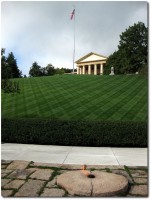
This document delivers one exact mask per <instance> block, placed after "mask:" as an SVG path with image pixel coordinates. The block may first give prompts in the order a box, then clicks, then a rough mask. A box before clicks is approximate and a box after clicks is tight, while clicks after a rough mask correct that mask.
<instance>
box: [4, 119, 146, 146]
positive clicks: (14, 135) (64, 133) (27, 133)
mask: <svg viewBox="0 0 151 200" xmlns="http://www.w3.org/2000/svg"><path fill="white" fill-rule="evenodd" d="M1 131H2V142H7V143H24V144H46V145H73V146H96V147H102V146H110V147H147V135H148V134H147V132H148V127H147V122H92V121H91V122H90V121H62V120H52V119H51V120H50V119H49V120H46V119H45V120H44V119H2V127H1Z"/></svg>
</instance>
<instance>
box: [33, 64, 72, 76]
mask: <svg viewBox="0 0 151 200" xmlns="http://www.w3.org/2000/svg"><path fill="white" fill-rule="evenodd" d="M71 72H72V69H68V68H61V69H60V68H55V67H54V66H53V65H52V64H48V65H47V66H46V67H41V66H40V65H38V63H37V62H34V63H33V64H32V66H31V68H30V70H29V75H30V77H38V76H52V75H55V74H64V73H71Z"/></svg>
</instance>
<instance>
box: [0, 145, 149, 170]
mask: <svg viewBox="0 0 151 200" xmlns="http://www.w3.org/2000/svg"><path fill="white" fill-rule="evenodd" d="M147 153H148V152H147V148H110V147H73V146H54V145H32V144H31V145H28V144H9V143H4V144H2V145H1V159H2V160H25V161H34V162H43V163H55V164H76V165H83V164H86V165H117V166H119V165H120V166H122V165H126V166H147V157H148V156H147Z"/></svg>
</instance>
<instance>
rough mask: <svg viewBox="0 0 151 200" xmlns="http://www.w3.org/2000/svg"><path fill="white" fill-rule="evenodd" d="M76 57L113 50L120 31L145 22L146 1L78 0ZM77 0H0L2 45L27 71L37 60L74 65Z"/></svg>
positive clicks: (115, 48)
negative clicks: (36, 0)
mask: <svg viewBox="0 0 151 200" xmlns="http://www.w3.org/2000/svg"><path fill="white" fill-rule="evenodd" d="M75 5H76V20H75V26H76V55H75V60H77V59H79V58H80V57H82V56H84V55H85V54H87V53H89V52H96V53H100V54H102V55H106V56H109V55H110V54H111V53H113V52H114V51H115V50H117V45H118V43H119V35H120V34H121V33H122V32H123V31H125V29H126V28H128V27H129V26H130V25H133V24H134V23H137V22H138V21H142V22H144V23H145V25H147V5H148V4H147V2H138V1H136V2H99V1H97V2H80V1H79V2H76V3H75ZM72 10H73V2H55V1H54V2H48V1H46V2H43V1H41V2H22V1H17V2H15V1H14V2H7V1H4V2H2V7H1V12H2V14H1V19H2V24H1V30H2V47H4V48H6V52H7V53H8V52H11V51H12V52H13V53H14V55H15V57H16V58H17V62H18V66H19V68H20V69H21V70H22V71H23V73H24V74H28V72H29V68H30V67H31V65H32V63H33V62H34V61H37V62H38V64H40V65H41V66H43V67H44V66H46V65H47V64H48V63H52V64H53V65H54V66H55V67H68V68H72V60H73V34H74V32H73V30H74V21H73V20H70V14H71V12H72Z"/></svg>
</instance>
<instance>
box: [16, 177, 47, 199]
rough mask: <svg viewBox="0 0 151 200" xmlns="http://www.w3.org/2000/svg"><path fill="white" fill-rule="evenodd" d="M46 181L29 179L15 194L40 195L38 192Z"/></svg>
mask: <svg viewBox="0 0 151 200" xmlns="http://www.w3.org/2000/svg"><path fill="white" fill-rule="evenodd" d="M44 183H45V182H44V181H40V180H31V179H29V180H28V181H27V182H26V183H25V184H24V185H23V186H22V187H21V189H20V190H19V191H18V192H17V193H16V194H15V197H38V196H39V195H38V192H39V191H40V189H41V187H42V186H43V185H44Z"/></svg>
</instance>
